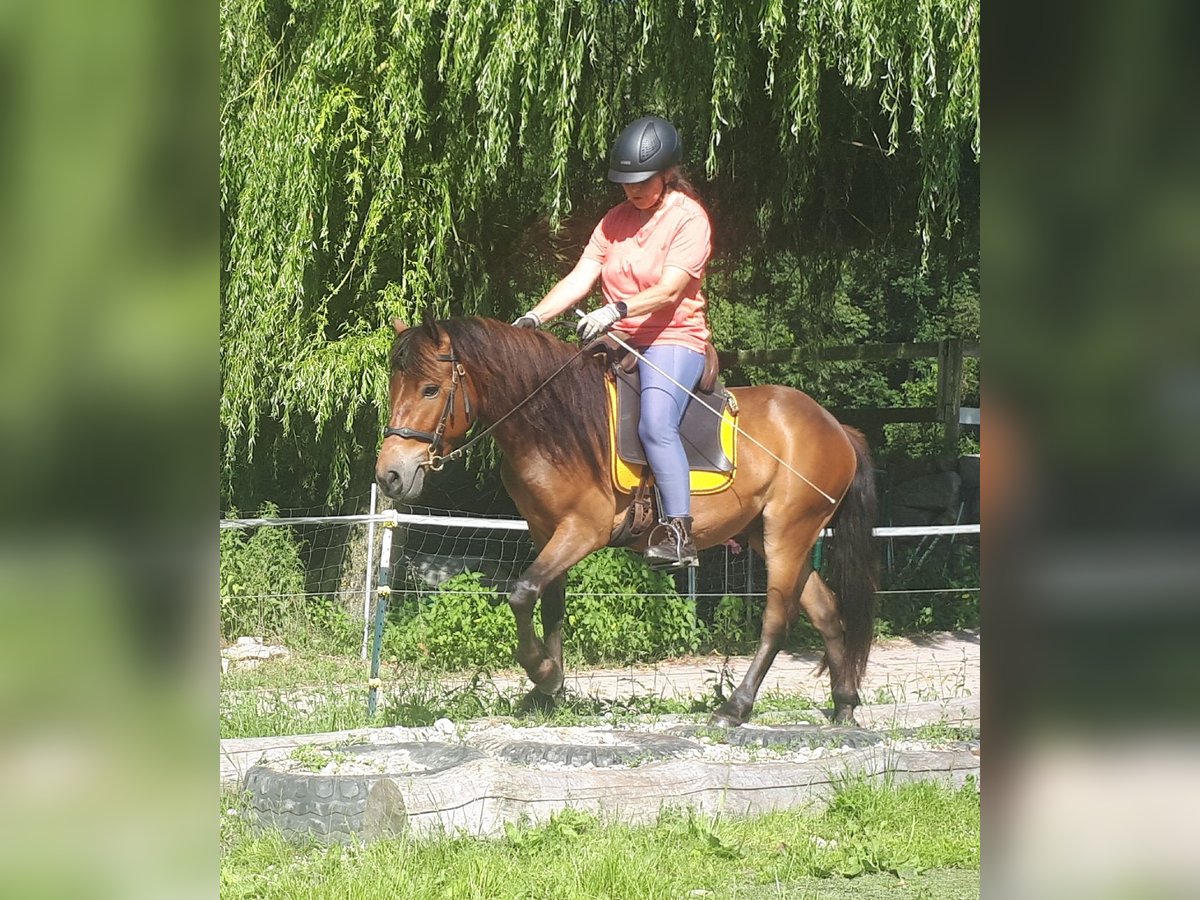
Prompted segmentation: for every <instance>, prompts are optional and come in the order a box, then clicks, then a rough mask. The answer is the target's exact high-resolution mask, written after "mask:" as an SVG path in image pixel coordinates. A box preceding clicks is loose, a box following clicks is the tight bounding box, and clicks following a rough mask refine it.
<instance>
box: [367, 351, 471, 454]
mask: <svg viewBox="0 0 1200 900" xmlns="http://www.w3.org/2000/svg"><path fill="white" fill-rule="evenodd" d="M437 358H438V359H439V360H440V361H441V362H448V363H450V391H449V393H448V394H447V396H446V405H445V406H443V407H442V416H441V418H440V419H438V423H437V428H435V429H434V430H433V432H428V431H417V430H416V429H415V428H409V427H408V426H406V425H402V426H401V427H399V428H392V427H391V426H390V425H389V426H388V427H387V428H385V429H383V437H384V439H385V440H386V439H387V438H389V437H393V436H394V437H402V438H408V439H409V440H413V441H424V442H425V443H426V444H428V445H429V458H428V459H426V460H423V461H422V462H420V463H418V464H417V465H419V466H420V467H421V468H423V469H424V468H428V469H431V470H432V471H434V472H440V471H441V469H442V466H444V465H445V464H446V460H447V459H450V458H452V457H453V456H455V455H456V454H457V453H458V452H459V451H454V452H453V453H449V454H446V455H442V453H441V450H442V439H443V437H444V436H445V433H446V422H448V421H449V419H450V415H451V413H452V412H453V411H454V398H455V396H456V395H457V394H458V388H459V385H461V384H464V382H465V379H466V377H467V370H466V369H464V368H463V364H462V363H461V362H459V361H458V356H456V355H455V353H454V349H453V348H451V349H450V352H449V353H439V354H438V356H437ZM463 411H464V412H465V413H466V415H467V428H468V429H470V427H471V395H470V394H469V393H468V392H467V389H466V387H464V388H463ZM464 449H465V448H464Z"/></svg>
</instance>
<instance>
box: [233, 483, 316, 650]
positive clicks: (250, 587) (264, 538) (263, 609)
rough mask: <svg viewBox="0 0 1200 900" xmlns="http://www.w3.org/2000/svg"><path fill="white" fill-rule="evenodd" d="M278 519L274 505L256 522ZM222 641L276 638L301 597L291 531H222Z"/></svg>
mask: <svg viewBox="0 0 1200 900" xmlns="http://www.w3.org/2000/svg"><path fill="white" fill-rule="evenodd" d="M277 515H279V510H278V508H277V507H275V506H274V505H273V504H266V505H265V506H263V507H262V509H260V510H259V517H261V518H267V517H273V516H277ZM219 550H220V586H221V636H222V637H224V638H226V639H227V640H232V639H234V638H236V637H239V636H241V635H257V636H260V637H265V636H267V635H278V634H280V633H281V632H282V631H283V625H284V622H285V621H286V620H287V618H288V614H289V611H290V610H291V609H293V608H294V607H295V604H296V602H297V600H298V599H301V598H302V597H303V594H304V564H303V562H302V561H301V558H300V547H299V544H298V542H297V541H296V540H295V538H294V536H293V535H292V532H291V530H290V529H287V528H257V529H254V530H253V531H252V532H247V531H243V530H241V529H234V528H229V529H223V530H222V531H221V536H220V543H219Z"/></svg>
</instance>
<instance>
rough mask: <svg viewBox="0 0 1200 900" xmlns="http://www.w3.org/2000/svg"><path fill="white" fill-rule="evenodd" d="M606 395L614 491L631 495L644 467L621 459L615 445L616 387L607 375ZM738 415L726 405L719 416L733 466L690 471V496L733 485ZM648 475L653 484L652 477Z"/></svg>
mask: <svg viewBox="0 0 1200 900" xmlns="http://www.w3.org/2000/svg"><path fill="white" fill-rule="evenodd" d="M604 385H605V390H606V391H607V394H608V446H609V454H608V455H609V459H610V461H611V470H612V482H613V487H614V488H616V490H618V491H620V492H621V493H623V494H632V493H633V492H634V490H635V489H636V488H637V486H638V484H639V483H640V482H641V480H642V475H643V473H645V471H646V468H647V467H646V466H645V465H641V464H638V463H631V462H629V461H628V460H626V459H623V458H622V457H621V454H620V453H619V452H618V446H619V445H618V441H617V416H618V411H617V384H616V381H615V380H614V379H613V378H612V376H611V375H610V376H609V377H608V378H606V379H605V380H604ZM737 419H738V417H737V412H736V409H730V407H729V405H728V404H727V405H726V406H725V408H724V411H723V412H722V414H721V424H720V428H721V433H720V441H721V449H722V450H723V451H724V453H725V455H726V456H727V457H728V458H729V460H730V462H732V463H733V466H732V468H731V469H730V470H729V471H728V472H705V471H701V470H699V469H692V470H691V486H692V493H693V494H718V493H720V492H721V491H723V490H725V489H726V488H727V487H729V486H730V485H731V484H733V477H734V475H735V474H737V444H738V442H737ZM646 474H648V477H649V479H650V481H651V483H653V481H654V476H653V475H652V474H649V473H646Z"/></svg>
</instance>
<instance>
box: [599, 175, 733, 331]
mask: <svg viewBox="0 0 1200 900" xmlns="http://www.w3.org/2000/svg"><path fill="white" fill-rule="evenodd" d="M711 255H712V229H711V228H710V226H709V223H708V214H707V213H706V212H705V211H704V207H703V206H701V205H700V204H699V203H697V202H696V201H695V200H693V199H692V198H691V197H689V196H688V195H687V194H684V193H683V192H681V191H671V192H670V193H669V194H667V196H666V198H665V199H664V200H663V203H662V206H660V207H659V208H658V209H657V210H655V212H654V215H653V216H651V217H650V219H649V221H647V222H645V223H644V224H643V222H642V213H641V211H639V210H638V208H637V207H636V206H634V205H633V204H632V203H630V202H629V201H628V200H626V201H625V202H624V203H621V204H619V205H617V206H614V207H613V208H612V209H610V210H609V211H608V213H607V214H606V215H605V216H604V218H603V219H601V220H600V224H599V225H597V226H596V228H595V230H594V231H593V232H592V238H591V240H590V241H588V245H587V247H586V248H585V249H584V251H583V258H584V259H594V260H596V262H598V263H600V267H601V268H600V290H601V292H602V293H603V294H604V299H605V301H607V302H608V303H616V302H617V301H618V300H625V301H628V300H629V299H630V298H631V297H633V296H634V295H635V294H638V293H640V292H641V291H644V290H645V289H646V288H648V287H652V286H654V285H656V284H658V282H659V281H660V280H661V279H662V273H663V267H664V266H676V267H677V268H680V269H683V270H684V271H685V272H687V273H688V274H689V275H691V276H692V280H691V282H690V283H689V284H688V286H687V290H686V291H685V292H684V295H683V297H681V298H680V300H679V302H678V303H676V304H674V305H671V306H664V307H662V308H660V309H656V310H654V312H651V313H646V314H644V315H640V316H629V317H627V318H625V319H622V320H621V321H620V323H619V324H618V325H617V328H619V329H620V330H621V331H625V332H628V333H629V334H630V336H631V338H632V340H631V341H630V343H632V344H633V345H634V346H635V347H638V348H639V349H644V348H646V347H649V346H650V345H651V344H680V345H682V346H684V347H690V348H691V349H693V350H696V351H698V352H700V353H703V352H704V344H705V341H707V340H708V337H709V330H708V322H707V320H706V319H705V317H704V307H705V304H706V301H705V299H704V293H703V292H702V291H701V290H700V282H701V280H702V279H703V278H704V267H705V266H706V265H707V264H708V258H709V257H710V256H711Z"/></svg>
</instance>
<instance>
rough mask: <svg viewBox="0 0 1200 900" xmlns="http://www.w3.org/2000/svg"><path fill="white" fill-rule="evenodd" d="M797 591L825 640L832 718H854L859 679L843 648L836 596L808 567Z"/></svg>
mask: <svg viewBox="0 0 1200 900" xmlns="http://www.w3.org/2000/svg"><path fill="white" fill-rule="evenodd" d="M809 572H810V574H809V575H808V578H807V580H806V581H805V582H804V590H803V591H802V592H801V594H800V605H801V606H802V607H803V608H804V612H805V613H806V614H807V615H808V617H809V619H811V620H812V623H813V627H815V628H816V629H817V631H819V632H820V633H821V637H822V639H823V640H824V641H825V659H824V662H823V663H822V665H823V666H828V668H829V686H830V692H831V693H832V695H833V721H834V722H837V723H849V724H852V725H853V724H855V722H854V707H856V706H858V704H859V698H858V683H857V679H856V677H855V674H854V667H853V665H852V664H851V662H850V656H849V653H848V651H847V649H846V630H845V628H844V627H843V626H842V616H841V613H840V612H838V605H837V597H836V596H835V595H834V593H833V591H831V590H830V589H829V586H828V585H827V584H825V581H824V579H822V578H821V576H820V574H819V573H817V572H814V571H812V570H811V568H810V569H809Z"/></svg>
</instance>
